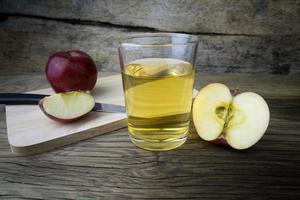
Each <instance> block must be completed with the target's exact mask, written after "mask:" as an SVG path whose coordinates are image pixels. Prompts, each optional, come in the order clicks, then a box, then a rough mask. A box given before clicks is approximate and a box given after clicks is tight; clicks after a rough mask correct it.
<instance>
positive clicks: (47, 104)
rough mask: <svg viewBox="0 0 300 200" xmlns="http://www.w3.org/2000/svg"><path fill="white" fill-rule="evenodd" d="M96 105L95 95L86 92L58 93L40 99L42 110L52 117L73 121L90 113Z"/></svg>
mask: <svg viewBox="0 0 300 200" xmlns="http://www.w3.org/2000/svg"><path fill="white" fill-rule="evenodd" d="M94 105H95V100H94V97H93V96H92V95H90V94H88V93H86V92H77V91H76V92H74V91H72V92H67V93H57V94H54V95H51V96H48V97H45V98H43V99H41V100H40V101H39V106H40V108H41V110H42V111H43V112H44V113H45V114H46V115H47V116H48V117H49V118H51V119H54V120H56V121H60V122H73V121H75V120H78V119H80V118H81V117H83V116H84V115H86V114H87V113H89V112H90V111H91V110H92V109H93V107H94Z"/></svg>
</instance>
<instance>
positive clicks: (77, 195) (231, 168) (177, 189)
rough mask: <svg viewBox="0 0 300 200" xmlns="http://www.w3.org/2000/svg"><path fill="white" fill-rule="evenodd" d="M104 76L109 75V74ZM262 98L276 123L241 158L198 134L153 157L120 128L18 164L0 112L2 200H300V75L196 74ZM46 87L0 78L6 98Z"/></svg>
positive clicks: (36, 80) (29, 78)
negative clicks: (10, 93) (7, 95)
mask: <svg viewBox="0 0 300 200" xmlns="http://www.w3.org/2000/svg"><path fill="white" fill-rule="evenodd" d="M103 75H105V73H103ZM210 82H222V83H225V84H228V85H229V86H231V87H239V88H240V89H241V90H243V91H247V90H251V91H254V92H258V93H259V94H261V95H263V96H264V97H265V98H266V100H267V102H268V103H269V106H270V110H271V122H270V126H269V128H268V131H267V133H266V135H265V136H264V137H263V139H262V140H261V141H260V142H259V143H257V144H256V145H255V146H254V147H252V148H251V149H249V150H246V151H235V150H230V149H224V148H222V147H217V146H213V145H211V144H208V143H206V142H203V141H201V140H200V139H199V137H198V136H197V135H196V134H195V133H192V134H190V138H189V139H188V141H187V142H186V144H184V145H183V146H182V147H180V148H178V149H176V150H173V151H168V152H160V153H158V152H149V151H145V150H142V149H139V148H137V147H135V146H134V145H133V144H132V143H130V141H129V138H128V135H127V134H128V133H127V130H126V129H121V130H118V131H114V132H111V133H108V134H106V135H102V136H99V137H95V138H92V139H89V140H86V141H82V142H79V143H76V144H73V145H68V146H65V147H63V148H60V149H57V150H53V151H50V152H47V153H43V154H40V155H35V156H29V157H16V156H14V155H13V154H12V153H11V151H10V149H9V144H8V141H7V134H6V123H5V113H4V112H5V110H4V106H0V148H1V149H0V198H1V199H78V200H79V199H80V200H96V199H97V200H98V199H255V200H257V199H299V198H300V190H299V188H300V145H299V142H300V133H299V131H300V114H299V113H300V78H299V76H278V75H270V76H260V75H228V74H219V75H218V74H217V75H212V74H203V73H202V74H201V73H199V74H198V75H197V81H196V87H197V88H199V87H203V86H204V85H205V84H207V83H210ZM45 87H48V85H47V83H46V82H45V80H44V76H43V75H42V74H39V73H30V74H28V73H22V74H21V73H18V74H15V73H5V74H1V75H0V92H12V91H14V92H22V91H28V90H32V89H40V88H45Z"/></svg>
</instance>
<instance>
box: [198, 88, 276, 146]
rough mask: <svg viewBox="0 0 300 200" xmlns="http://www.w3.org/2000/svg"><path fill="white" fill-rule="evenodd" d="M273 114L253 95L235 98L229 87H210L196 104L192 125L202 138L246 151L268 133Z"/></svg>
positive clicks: (247, 93)
mask: <svg viewBox="0 0 300 200" xmlns="http://www.w3.org/2000/svg"><path fill="white" fill-rule="evenodd" d="M269 119H270V111H269V108H268V105H267V103H266V102H265V100H264V99H263V98H262V97H261V96H259V95H258V94H255V93H253V92H245V93H241V94H236V96H232V94H231V93H230V90H229V88H228V87H227V86H225V85H223V84H220V83H213V84H209V85H207V86H206V87H204V88H203V89H201V90H200V91H199V93H198V95H197V97H196V99H195V101H194V104H193V122H194V125H195V128H196V131H197V133H198V134H199V136H200V137H201V138H202V139H204V140H206V141H212V142H213V143H216V144H218V143H220V144H224V142H225V144H228V145H230V146H231V147H233V148H235V149H247V148H249V147H251V146H252V145H254V144H255V143H256V142H258V141H259V140H260V139H261V137H262V136H263V134H264V133H265V131H266V129H267V127H268V124H269Z"/></svg>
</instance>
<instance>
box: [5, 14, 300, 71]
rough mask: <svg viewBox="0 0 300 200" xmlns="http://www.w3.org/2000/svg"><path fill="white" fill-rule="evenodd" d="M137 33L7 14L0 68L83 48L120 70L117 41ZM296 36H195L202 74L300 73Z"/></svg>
mask: <svg viewBox="0 0 300 200" xmlns="http://www.w3.org/2000/svg"><path fill="white" fill-rule="evenodd" d="M135 33H141V32H136V31H131V30H129V29H126V28H116V27H110V26H109V27H108V26H89V25H72V24H68V23H62V22H57V21H52V20H44V19H33V18H23V17H21V18H20V17H9V18H8V19H7V20H5V21H4V22H2V23H1V24H0V46H1V47H2V48H1V49H0V71H1V72H3V71H25V72H26V71H27V72H28V71H43V70H44V65H45V63H46V62H47V59H48V57H49V56H50V55H51V54H52V53H53V52H56V51H60V50H69V49H82V50H84V51H86V52H87V53H89V54H90V55H91V56H92V57H93V58H94V60H95V62H96V64H97V67H98V69H99V70H100V71H119V68H120V67H119V61H118V55H117V50H116V49H117V46H118V42H119V41H120V40H121V39H122V38H124V37H127V36H128V35H131V34H135ZM299 45H300V35H298V36H278V37H277V36H276V37H275V36H262V37H250V36H216V35H199V48H198V56H197V69H198V71H200V72H227V73H257V74H269V73H275V74H296V73H300V68H299V63H300V60H299V59H300V55H299V54H300V51H299V50H298V46H299Z"/></svg>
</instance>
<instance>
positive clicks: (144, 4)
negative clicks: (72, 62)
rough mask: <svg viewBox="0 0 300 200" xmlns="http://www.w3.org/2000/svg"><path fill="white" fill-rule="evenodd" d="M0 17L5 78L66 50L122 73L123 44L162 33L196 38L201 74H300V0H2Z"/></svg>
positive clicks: (32, 68) (0, 62)
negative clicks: (119, 55) (126, 39)
mask: <svg viewBox="0 0 300 200" xmlns="http://www.w3.org/2000/svg"><path fill="white" fill-rule="evenodd" d="M0 13H1V14H0V47H1V48H0V73H1V72H4V71H12V72H16V71H17V72H20V71H22V72H32V71H43V69H44V64H45V62H46V60H47V58H48V56H49V55H50V54H51V53H53V52H56V51H59V50H68V49H82V50H84V51H86V52H88V53H89V54H90V55H91V56H92V57H93V58H94V59H95V61H96V64H97V67H98V69H99V70H100V71H119V65H118V59H117V51H116V47H117V45H118V41H119V40H120V39H121V38H123V37H126V36H128V35H130V34H134V33H143V32H158V31H160V32H181V33H191V34H195V35H198V36H199V39H200V46H199V51H198V61H197V68H198V70H199V71H201V72H225V73H259V74H285V75H291V74H299V73H300V25H299V22H300V14H299V13H300V0H186V1H182V0H163V1H162V0H160V1H159V0H148V1H146V0H123V1H122V0H74V1H70V0H48V1H34V0H0Z"/></svg>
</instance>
